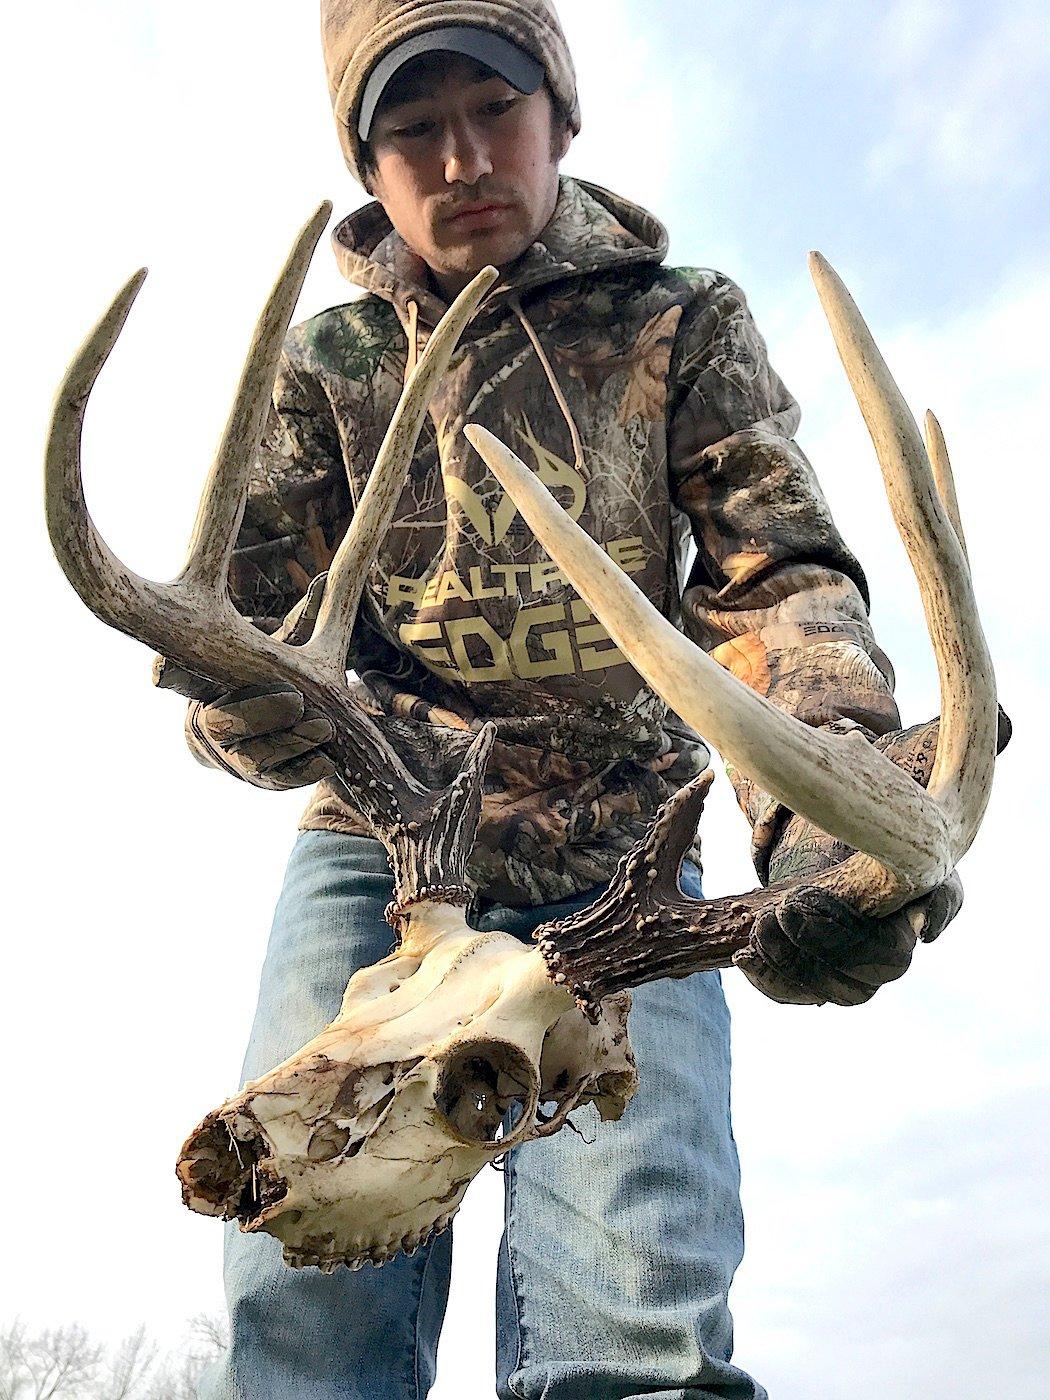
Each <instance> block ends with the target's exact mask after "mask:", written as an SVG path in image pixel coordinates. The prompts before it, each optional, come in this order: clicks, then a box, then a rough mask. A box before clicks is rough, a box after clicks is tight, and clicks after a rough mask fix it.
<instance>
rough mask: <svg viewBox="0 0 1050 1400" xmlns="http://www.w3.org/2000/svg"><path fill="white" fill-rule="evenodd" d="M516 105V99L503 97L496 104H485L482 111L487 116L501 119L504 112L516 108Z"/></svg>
mask: <svg viewBox="0 0 1050 1400" xmlns="http://www.w3.org/2000/svg"><path fill="white" fill-rule="evenodd" d="M517 105H518V98H516V97H503V98H500V99H499V100H498V101H497V102H486V103H485V106H484V108H483V109H482V110H483V111H484V112H485V113H486V115H487V116H490V117H502V115H503V113H504V112H509V111H510V109H511V108H512V107H516V106H517Z"/></svg>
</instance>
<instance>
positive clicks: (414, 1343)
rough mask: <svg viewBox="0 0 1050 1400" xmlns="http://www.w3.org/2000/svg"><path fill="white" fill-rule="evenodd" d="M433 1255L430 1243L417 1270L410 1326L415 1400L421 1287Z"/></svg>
mask: <svg viewBox="0 0 1050 1400" xmlns="http://www.w3.org/2000/svg"><path fill="white" fill-rule="evenodd" d="M433 1257H434V1246H433V1244H431V1246H430V1247H429V1249H428V1250H427V1253H426V1258H425V1259H424V1261H423V1267H422V1269H420V1271H419V1288H418V1290H417V1292H416V1320H415V1324H414V1326H413V1328H412V1385H413V1389H414V1390H415V1400H421V1395H420V1390H419V1316H420V1314H421V1313H422V1311H423V1289H424V1287H425V1286H426V1281H427V1274H428V1273H429V1272H430V1261H431V1259H432V1258H433Z"/></svg>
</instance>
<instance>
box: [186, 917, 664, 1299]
mask: <svg viewBox="0 0 1050 1400" xmlns="http://www.w3.org/2000/svg"><path fill="white" fill-rule="evenodd" d="M629 1007H630V998H629V996H627V995H621V996H617V997H610V998H609V999H608V1000H607V1001H606V1002H604V1003H603V1004H602V1007H601V1014H600V1015H599V1018H598V1021H597V1023H596V1024H592V1023H591V1022H590V1021H589V1020H588V1019H587V1017H586V1016H584V1014H583V1013H582V1012H581V1011H580V1010H579V1009H578V1008H577V1006H576V1004H575V1002H574V1000H573V998H572V996H571V995H570V994H569V993H568V992H567V991H565V990H564V989H563V988H561V987H558V986H556V985H555V984H554V983H553V982H551V981H550V979H549V976H548V974H547V971H546V968H545V966H544V964H543V961H542V959H541V957H540V954H539V952H538V950H537V949H535V948H533V947H529V946H528V945H525V944H523V943H522V942H521V941H520V940H519V939H517V938H515V937H514V936H513V935H511V934H509V933H501V932H494V933H478V932H477V931H476V930H473V929H471V928H469V927H468V926H467V924H466V923H465V921H464V918H463V911H462V909H460V908H458V907H456V906H453V905H450V904H440V903H433V904H423V905H419V906H417V907H416V908H415V909H413V910H411V911H410V913H409V915H408V927H407V929H406V932H405V934H404V937H403V939H402V942H401V944H400V946H399V947H398V948H397V950H396V951H395V952H393V953H391V954H390V955H389V956H388V957H386V958H384V959H382V960H381V961H380V962H378V963H376V964H375V965H374V966H372V967H368V968H364V969H363V970H362V971H360V972H358V973H355V975H354V976H353V977H352V978H351V979H350V982H349V983H348V985H347V988H346V992H345V994H344V997H343V1003H342V1007H341V1009H340V1011H339V1015H338V1016H337V1017H336V1018H335V1020H334V1021H332V1022H331V1023H330V1025H328V1026H326V1027H325V1029H324V1030H322V1031H321V1032H320V1034H319V1035H317V1036H315V1037H314V1039H313V1040H311V1041H310V1042H309V1043H308V1044H306V1045H305V1046H303V1048H302V1049H301V1050H300V1051H298V1052H297V1053H296V1054H295V1055H293V1056H291V1057H290V1058H289V1059H287V1060H285V1061H284V1062H283V1063H282V1064H280V1065H278V1066H277V1067H276V1068H275V1069H273V1070H271V1071H270V1072H269V1073H268V1074H266V1075H264V1076H263V1077H262V1078H260V1079H256V1080H253V1081H251V1082H249V1083H248V1084H246V1085H245V1086H244V1088H243V1089H242V1090H241V1092H240V1093H239V1094H237V1095H235V1096H234V1097H233V1098H231V1099H229V1100H228V1101H227V1102H226V1103H225V1104H224V1105H223V1106H222V1107H221V1108H219V1109H217V1110H216V1111H215V1112H213V1113H210V1114H209V1115H208V1116H207V1117H206V1118H205V1119H204V1121H203V1122H202V1123H201V1124H200V1125H199V1126H198V1127H197V1128H196V1129H195V1130H194V1132H193V1133H192V1134H191V1135H190V1137H189V1138H188V1139H187V1141H186V1144H185V1145H184V1147H183V1150H182V1153H181V1154H180V1159H179V1164H178V1174H179V1177H180V1180H181V1181H182V1183H183V1199H184V1200H185V1202H186V1204H187V1205H188V1206H189V1207H190V1208H191V1209H192V1210H196V1211H199V1212H201V1213H203V1214H207V1215H221V1216H223V1217H224V1218H226V1219H230V1218H233V1217H236V1218H237V1219H238V1221H239V1222H240V1226H241V1229H242V1230H245V1231H256V1230H263V1231H266V1232H267V1233H268V1234H271V1235H274V1236H275V1237H276V1238H277V1239H279V1240H280V1241H281V1244H282V1246H283V1250H284V1258H285V1262H286V1263H288V1264H291V1265H293V1266H302V1265H316V1266H317V1267H319V1268H321V1269H322V1270H324V1271H326V1272H327V1271H331V1270H332V1269H335V1268H336V1267H337V1266H338V1265H339V1264H347V1265H349V1266H350V1267H351V1268H359V1267H360V1266H361V1265H362V1264H363V1263H365V1262H366V1261H371V1262H372V1263H375V1264H381V1263H383V1262H385V1261H386V1260H387V1259H390V1258H392V1257H393V1256H394V1255H396V1254H397V1253H399V1252H400V1251H402V1250H404V1251H406V1252H409V1253H411V1252H412V1251H413V1250H414V1249H416V1248H417V1247H418V1246H419V1245H420V1244H421V1243H423V1241H424V1240H426V1239H427V1238H428V1236H429V1235H431V1234H432V1233H434V1232H437V1231H440V1230H443V1229H444V1228H445V1227H446V1226H447V1225H448V1223H449V1221H450V1220H451V1219H452V1216H453V1215H454V1214H455V1212H456V1210H457V1209H458V1207H459V1204H460V1202H461V1200H462V1198H463V1194H464V1192H465V1191H466V1188H467V1186H468V1184H469V1183H470V1181H471V1180H472V1179H473V1177H474V1176H475V1175H476V1174H477V1173H478V1171H480V1169H481V1168H482V1167H483V1166H484V1165H485V1163H486V1162H489V1161H492V1160H493V1159H494V1158H496V1157H498V1156H500V1155H501V1154H502V1153H504V1152H506V1151H508V1150H509V1149H510V1148H511V1147H514V1146H517V1145H519V1144H520V1143H523V1142H528V1141H529V1140H530V1139H533V1138H536V1137H541V1136H549V1135H550V1133H552V1132H554V1131H556V1130H557V1129H558V1128H560V1127H561V1126H562V1125H563V1124H564V1123H565V1121H566V1119H567V1118H568V1115H569V1113H570V1112H571V1110H572V1109H573V1108H575V1107H576V1106H578V1105H580V1104H583V1103H587V1102H593V1103H595V1104H596V1106H597V1108H598V1110H599V1113H600V1114H601V1116H602V1118H604V1119H616V1118H619V1116H620V1115H621V1113H622V1112H623V1110H624V1108H625V1107H626V1104H627V1102H628V1100H629V1099H630V1097H631V1095H632V1094H633V1093H634V1090H635V1087H636V1085H637V1074H636V1071H635V1066H634V1058H633V1055H632V1053H631V1047H630V1042H629V1040H628V1038H627V1030H626V1021H627V1012H628V1010H629ZM547 1103H553V1104H554V1105H555V1107H554V1111H553V1113H551V1114H550V1115H549V1116H546V1117H545V1116H544V1115H543V1113H542V1111H541V1108H540V1106H541V1105H542V1104H547ZM508 1114H510V1118H508ZM508 1123H510V1124H511V1126H510V1127H507V1124H508ZM501 1128H506V1131H505V1132H503V1134H502V1135H500V1133H501Z"/></svg>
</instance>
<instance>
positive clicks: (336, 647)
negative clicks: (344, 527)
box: [303, 267, 499, 676]
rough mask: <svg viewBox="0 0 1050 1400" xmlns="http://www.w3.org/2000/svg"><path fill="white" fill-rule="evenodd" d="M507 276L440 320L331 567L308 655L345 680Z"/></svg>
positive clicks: (484, 273)
mask: <svg viewBox="0 0 1050 1400" xmlns="http://www.w3.org/2000/svg"><path fill="white" fill-rule="evenodd" d="M498 277H499V272H498V271H497V269H496V268H494V267H485V268H482V270H481V271H480V272H479V273H478V275H477V276H476V277H475V278H474V280H473V281H472V282H470V283H469V284H468V285H467V286H466V287H464V289H463V291H462V292H460V294H459V296H458V297H457V298H456V300H455V301H454V302H453V303H452V305H451V306H450V307H449V309H448V310H447V311H446V312H445V314H444V316H442V318H441V320H440V321H439V322H438V324H437V326H436V328H435V330H434V333H433V335H432V336H431V337H430V339H429V340H428V341H427V344H426V348H425V349H424V351H423V353H422V355H421V356H420V357H419V361H418V363H417V364H416V367H415V369H414V370H413V372H412V374H411V376H410V378H409V380H408V383H407V384H406V385H405V388H404V392H403V393H402V395H401V399H400V401H399V402H398V405H397V408H396V410H395V412H394V416H393V418H392V419H391V421H390V426H389V427H388V428H387V431H386V436H385V437H384V438H383V443H382V446H381V447H380V449H379V455H378V456H377V458H376V462H375V466H374V467H373V468H372V472H371V475H370V476H369V478H368V485H367V486H366V487H365V491H364V494H363V495H362V497H361V501H360V504H359V505H358V507H357V510H356V511H355V512H354V517H353V520H352V522H351V524H350V528H349V530H348V531H347V532H346V535H345V536H344V538H343V540H342V543H341V544H340V546H339V549H338V550H337V551H336V555H335V558H334V559H333V561H332V564H331V567H330V569H329V570H328V581H327V583H326V585H325V593H324V601H323V602H322V604H321V609H320V612H319V614H318V618H317V625H316V626H315V627H314V631H313V636H312V637H311V639H310V641H309V642H308V643H307V644H306V646H305V647H304V648H303V651H304V653H305V654H306V655H308V656H310V657H311V658H312V659H314V660H316V661H317V663H318V664H319V665H320V666H321V667H322V668H324V669H325V670H327V671H329V672H330V673H334V674H337V675H340V676H341V675H343V674H344V672H345V670H346V654H347V648H348V647H349V645H350V634H351V632H352V631H353V627H354V619H355V617H356V616H357V607H358V603H359V602H360V600H361V591H362V589H363V588H364V585H365V577H366V572H367V569H368V565H369V564H370V562H371V560H372V558H373V557H374V555H375V551H376V547H377V545H378V543H379V541H380V540H381V539H382V538H383V536H384V535H385V534H386V532H387V530H388V529H389V528H390V522H391V520H392V519H393V514H394V511H395V509H396V507H397V503H398V500H399V498H400V495H401V490H402V488H403V486H404V483H405V475H406V473H407V472H408V468H409V465H410V463H411V461H412V454H413V452H414V451H415V448H416V442H417V440H418V438H419V432H420V429H421V428H422V426H423V419H424V417H425V416H426V412H427V408H428V406H429V404H430V400H431V397H432V396H433V393H434V390H435V388H436V386H437V383H438V380H439V379H440V378H441V376H442V375H443V374H444V373H445V371H446V370H447V369H448V363H449V360H450V359H451V358H452V355H453V352H454V351H455V348H456V346H457V344H458V343H459V338H460V336H461V335H462V334H463V332H464V330H465V329H466V327H467V325H468V323H469V321H470V319H471V317H472V316H473V315H474V312H475V311H476V310H477V309H478V306H479V305H480V303H481V300H482V298H483V297H484V296H485V293H486V292H487V291H488V290H489V288H490V287H491V286H492V284H493V283H494V282H495V281H496V279H497V278H498Z"/></svg>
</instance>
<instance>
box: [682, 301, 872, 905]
mask: <svg viewBox="0 0 1050 1400" xmlns="http://www.w3.org/2000/svg"><path fill="white" fill-rule="evenodd" d="M707 277H708V278H709V280H708V281H707V282H706V283H705V284H703V285H702V286H701V287H700V288H699V289H698V293H697V296H696V297H695V299H694V300H693V302H692V303H691V304H690V305H689V306H687V308H686V310H685V313H684V314H683V317H682V321H681V324H680V326H679V331H678V335H677V338H676V342H675V348H674V353H673V357H672V362H671V374H672V380H673V384H674V390H673V398H672V401H671V410H672V411H671V417H670V422H669V465H670V472H671V479H672V491H673V493H674V498H675V502H676V504H677V505H678V507H679V508H680V509H681V510H683V511H684V512H685V513H686V514H687V515H688V517H689V520H690V523H691V525H692V532H693V538H694V540H695V543H696V549H697V554H696V560H695V562H694V565H693V568H692V572H691V574H690V576H689V579H688V582H687V585H686V589H685V592H684V594H683V598H682V614H683V626H684V628H685V631H686V633H687V634H688V635H689V636H690V637H691V638H692V639H693V640H694V641H695V642H697V643H698V645H700V646H702V647H703V648H704V650H705V651H707V652H709V653H710V654H711V655H712V656H713V657H714V658H715V659H716V660H717V661H719V662H720V663H721V664H722V665H723V666H725V667H726V668H727V669H728V670H730V671H732V672H733V674H734V675H735V676H737V677H738V678H739V679H740V680H742V681H744V682H745V683H746V684H747V685H749V686H751V687H752V689H754V690H757V691H758V692H759V693H760V694H761V695H764V696H766V698H767V699H769V700H770V701H771V702H772V703H773V704H775V705H777V706H778V707H779V708H780V709H782V710H786V711H787V712H788V713H790V714H793V715H794V716H795V717H796V718H798V719H800V720H802V721H804V722H805V723H806V724H812V725H814V726H819V727H823V726H829V727H833V728H834V729H836V730H843V729H848V728H855V727H857V726H860V727H862V728H863V729H865V730H866V731H867V732H868V733H869V734H870V735H878V734H885V733H887V732H888V731H890V730H893V729H897V728H899V726H900V720H899V716H898V712H897V707H896V704H895V703H894V700H893V668H892V667H891V665H890V663H889V660H888V659H887V657H886V656H885V655H884V654H883V653H882V652H881V651H880V650H879V648H878V646H877V644H876V642H875V638H874V636H873V634H872V631H871V626H870V623H869V620H868V611H867V604H868V594H867V584H866V582H865V579H864V574H863V572H862V570H861V568H860V565H859V564H858V562H857V560H856V559H855V558H854V557H853V555H852V554H851V553H850V551H849V550H848V549H847V548H846V546H845V544H844V543H843V541H842V539H841V537H840V535H839V533H838V530H837V529H836V527H835V524H834V521H833V520H832V518H831V515H830V513H829V511H828V507H827V503H826V502H825V500H824V497H823V495H822V493H821V490H820V487H819V485H818V483H817V480H816V477H815V475H814V473H813V469H812V467H811V466H810V464H809V462H808V461H807V460H806V457H805V455H804V454H803V453H802V451H801V450H800V448H799V447H798V445H797V444H796V443H795V442H794V440H793V436H794V432H795V430H796V428H797V426H798V419H799V410H798V405H797V404H796V403H795V400H794V399H793V398H792V396H791V395H790V394H789V393H788V391H787V389H786V388H785V387H784V385H783V383H782V382H781V380H780V378H779V376H778V375H777V374H776V373H775V371H774V370H773V369H772V368H771V367H770V364H769V361H768V358H767V356H766V347H765V342H764V341H763V339H762V337H761V335H760V334H759V332H758V330H757V328H756V326H755V323H754V321H753V320H752V318H751V314H750V312H749V311H748V307H747V303H746V301H745V299H744V295H743V293H742V292H741V291H740V289H739V288H738V287H736V286H735V285H734V284H733V283H732V282H730V281H729V280H728V279H726V278H722V277H718V276H717V275H711V274H707ZM729 776H730V777H731V779H732V780H733V785H734V787H735V789H736V793H737V800H738V801H739V803H740V806H741V807H742V808H743V810H744V812H745V813H746V815H747V817H748V819H749V821H750V822H751V826H752V854H753V857H754V861H755V868H756V870H757V871H758V874H759V878H760V879H761V880H763V882H765V881H766V880H767V879H768V874H769V859H770V855H771V852H772V849H773V847H774V845H775V843H776V841H777V838H778V836H779V834H780V832H781V830H782V829H783V826H784V824H785V823H786V821H787V819H788V818H789V817H790V813H788V812H787V811H786V810H785V809H784V808H782V807H781V806H780V804H779V803H777V802H775V801H774V800H773V799H772V798H771V797H769V795H768V794H766V793H764V792H762V791H761V790H759V789H758V788H757V787H756V786H755V785H754V784H753V783H751V782H750V780H748V779H746V778H744V777H743V776H742V775H741V774H740V773H738V772H735V771H734V770H733V769H732V768H730V769H729Z"/></svg>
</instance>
